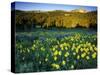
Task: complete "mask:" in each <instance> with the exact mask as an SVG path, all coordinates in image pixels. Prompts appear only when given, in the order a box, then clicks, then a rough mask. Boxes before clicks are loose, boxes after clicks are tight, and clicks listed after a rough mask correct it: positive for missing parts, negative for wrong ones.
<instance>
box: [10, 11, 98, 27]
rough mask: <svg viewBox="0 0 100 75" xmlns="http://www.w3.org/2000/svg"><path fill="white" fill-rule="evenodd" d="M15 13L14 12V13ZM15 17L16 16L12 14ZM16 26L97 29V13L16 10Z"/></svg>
mask: <svg viewBox="0 0 100 75" xmlns="http://www.w3.org/2000/svg"><path fill="white" fill-rule="evenodd" d="M12 12H13V11H12ZM12 15H14V14H12ZM15 16H16V18H15V19H16V26H17V27H18V28H23V29H25V28H33V27H37V26H40V27H41V28H50V27H64V28H75V27H85V28H90V27H94V28H96V27H97V11H91V12H87V11H86V10H83V9H75V10H72V11H70V12H69V11H63V10H54V11H20V10H16V14H15Z"/></svg>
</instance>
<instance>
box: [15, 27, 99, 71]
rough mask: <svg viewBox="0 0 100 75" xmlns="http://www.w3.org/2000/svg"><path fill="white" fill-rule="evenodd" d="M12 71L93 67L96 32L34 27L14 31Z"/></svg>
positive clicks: (95, 55) (95, 64) (95, 60)
mask: <svg viewBox="0 0 100 75" xmlns="http://www.w3.org/2000/svg"><path fill="white" fill-rule="evenodd" d="M15 61H16V64H15V66H16V72H41V71H56V70H73V69H87V68H96V67H97V32H96V31H95V30H92V29H85V28H75V29H48V30H47V29H34V30H33V31H32V32H16V56H15Z"/></svg>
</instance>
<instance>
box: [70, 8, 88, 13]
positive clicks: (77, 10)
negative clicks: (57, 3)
mask: <svg viewBox="0 0 100 75" xmlns="http://www.w3.org/2000/svg"><path fill="white" fill-rule="evenodd" d="M71 12H79V13H87V12H88V11H87V10H85V9H82V8H80V9H74V10H71Z"/></svg>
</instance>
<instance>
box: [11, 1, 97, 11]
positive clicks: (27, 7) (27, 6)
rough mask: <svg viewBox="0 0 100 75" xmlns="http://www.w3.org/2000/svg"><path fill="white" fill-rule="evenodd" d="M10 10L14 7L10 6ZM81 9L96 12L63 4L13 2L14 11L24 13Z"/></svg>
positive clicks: (89, 8) (91, 7)
mask: <svg viewBox="0 0 100 75" xmlns="http://www.w3.org/2000/svg"><path fill="white" fill-rule="evenodd" d="M12 8H14V6H13V5H12ZM79 8H83V9H85V10H87V11H94V10H97V8H96V7H94V6H78V5H77V6H76V5H67V4H66V5H63V4H46V3H31V2H15V9H16V10H24V11H31V10H42V11H50V10H66V11H69V10H73V9H79Z"/></svg>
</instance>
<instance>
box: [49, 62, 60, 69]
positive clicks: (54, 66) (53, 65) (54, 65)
mask: <svg viewBox="0 0 100 75" xmlns="http://www.w3.org/2000/svg"><path fill="white" fill-rule="evenodd" d="M51 66H52V67H53V68H56V69H59V68H60V66H59V64H55V63H54V64H51Z"/></svg>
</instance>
